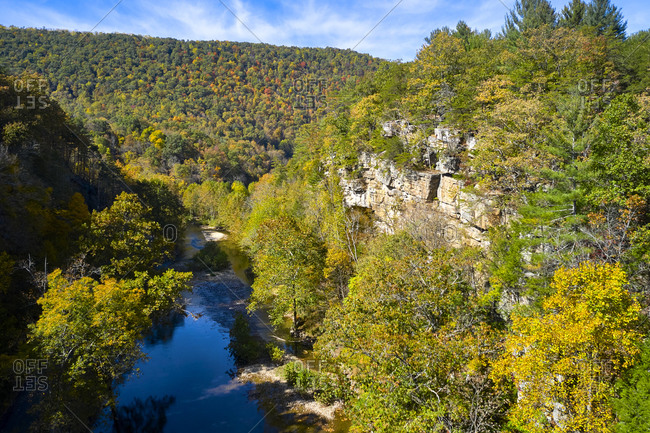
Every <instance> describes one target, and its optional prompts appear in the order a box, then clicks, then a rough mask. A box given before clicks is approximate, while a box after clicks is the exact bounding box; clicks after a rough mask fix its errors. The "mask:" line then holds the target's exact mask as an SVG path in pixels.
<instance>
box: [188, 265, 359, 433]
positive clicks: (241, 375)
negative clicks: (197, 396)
mask: <svg viewBox="0 0 650 433" xmlns="http://www.w3.org/2000/svg"><path fill="white" fill-rule="evenodd" d="M192 285H193V286H194V292H193V294H192V302H193V303H195V304H196V303H200V304H201V305H202V309H203V310H204V311H206V313H205V314H207V315H209V316H210V317H211V318H212V319H213V320H215V321H217V322H219V323H222V324H231V323H232V320H233V319H232V318H233V317H234V316H235V315H236V314H237V313H238V312H241V313H243V314H246V315H247V318H248V322H249V325H250V330H251V335H253V336H255V337H257V338H259V339H261V340H263V341H264V342H265V343H269V342H277V341H278V339H280V337H277V336H276V335H275V333H274V331H273V328H272V327H271V326H270V325H269V323H268V318H267V317H266V315H265V314H264V313H263V312H256V313H255V314H253V315H248V313H247V312H246V304H247V299H248V296H249V295H250V290H251V289H250V287H249V286H248V285H246V284H244V283H243V282H242V281H241V280H240V279H239V278H238V277H237V275H236V274H235V273H234V271H233V270H232V269H228V270H225V271H221V272H217V273H214V274H213V273H210V272H208V271H205V272H203V271H200V272H195V273H194V279H193V280H192ZM208 307H209V308H208ZM225 314H227V316H228V317H225ZM262 357H266V356H262ZM285 358H287V360H289V361H297V360H298V361H299V360H300V359H299V358H297V357H295V356H293V355H287V356H285ZM233 380H235V381H237V382H238V383H240V384H241V385H253V388H252V389H251V390H250V391H249V398H251V399H254V400H257V401H259V402H260V405H261V406H262V407H263V408H264V410H265V411H266V417H267V419H268V420H269V421H271V424H272V425H282V426H291V429H290V430H287V431H295V432H303V433H312V432H314V433H315V432H321V431H326V432H336V433H343V432H346V431H347V428H345V423H344V422H342V421H341V415H342V409H343V408H342V406H341V404H339V403H336V404H333V405H325V404H322V403H320V402H318V401H316V400H315V399H313V397H311V396H310V395H306V394H303V393H301V392H299V391H297V390H296V389H294V388H292V387H291V386H290V385H289V384H288V383H287V381H286V379H285V378H284V376H283V375H282V366H277V365H276V364H274V363H273V362H272V361H270V360H269V361H264V362H256V363H255V364H253V365H243V366H239V367H238V368H237V370H236V372H235V374H234V377H233Z"/></svg>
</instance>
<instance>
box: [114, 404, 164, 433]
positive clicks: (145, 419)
mask: <svg viewBox="0 0 650 433" xmlns="http://www.w3.org/2000/svg"><path fill="white" fill-rule="evenodd" d="M175 401H176V398H175V397H173V396H169V395H166V396H164V397H162V398H157V397H153V396H149V397H147V399H146V400H144V401H142V400H141V399H139V398H137V397H136V398H135V399H134V400H133V403H131V404H130V405H128V406H121V407H118V408H117V411H116V414H115V418H114V424H113V433H162V432H163V431H164V427H165V424H167V409H169V407H170V406H171V405H172V404H174V402H175Z"/></svg>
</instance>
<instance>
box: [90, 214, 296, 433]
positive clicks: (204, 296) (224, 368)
mask: <svg viewBox="0 0 650 433" xmlns="http://www.w3.org/2000/svg"><path fill="white" fill-rule="evenodd" d="M204 241H205V239H204V237H203V234H202V232H201V230H200V228H198V227H195V226H190V227H189V228H188V230H187V232H186V235H185V239H184V246H183V256H184V257H183V259H188V258H190V257H191V256H192V255H193V254H195V253H196V252H197V251H198V249H197V247H199V248H200V247H201V245H202V244H203V243H204ZM225 247H226V248H224V249H225V250H226V251H227V252H228V253H229V258H230V261H231V265H232V268H233V269H234V271H233V270H230V271H226V272H221V273H219V277H218V278H217V281H214V279H211V280H205V281H201V280H199V281H196V280H195V282H194V290H193V293H191V294H187V298H186V305H187V306H186V308H187V310H188V311H189V312H190V313H191V315H188V316H187V317H184V316H182V315H180V314H179V315H175V316H172V317H170V319H169V320H168V321H167V323H164V324H161V325H159V326H157V327H156V328H155V329H154V330H153V331H152V333H151V335H149V336H148V337H147V339H146V340H145V344H144V352H145V353H146V354H147V356H148V359H147V360H144V361H142V362H140V363H139V364H138V365H137V370H139V371H138V373H137V374H133V375H132V376H131V377H129V378H128V379H127V380H126V381H125V383H123V384H122V385H120V386H119V387H118V390H117V394H118V402H119V403H118V413H119V419H120V423H121V424H122V425H121V427H122V428H121V429H120V430H123V431H131V430H129V428H130V427H132V426H134V425H141V424H142V423H143V422H148V423H149V424H150V425H151V426H152V428H151V430H145V431H156V432H194V433H202V432H206V433H207V432H211V433H212V432H232V433H238V432H242V433H249V432H250V433H253V432H258V433H259V432H269V433H270V432H279V431H282V430H283V429H282V426H272V425H270V418H268V419H267V417H266V412H265V410H264V408H263V407H262V406H261V404H260V403H259V402H258V401H257V400H254V399H252V398H250V397H249V395H250V391H251V389H252V387H253V385H250V384H242V383H241V382H239V381H238V380H236V379H234V372H235V369H236V367H235V364H234V361H233V359H232V357H231V355H230V353H229V351H228V347H227V346H228V343H229V341H230V336H229V330H230V327H231V326H232V324H233V322H234V311H233V310H240V311H243V305H244V300H245V299H246V298H247V296H248V295H249V293H250V287H249V286H248V284H247V283H249V281H246V282H244V281H242V280H246V279H247V275H246V273H245V269H246V267H247V261H246V258H245V257H244V256H243V255H241V254H239V253H238V251H237V249H236V248H235V247H234V246H232V245H228V243H227V241H225ZM271 418H272V417H271ZM145 420H146V421H145ZM112 424H113V422H112V420H111V418H110V417H108V416H106V417H104V418H103V420H101V421H100V422H98V423H97V425H96V426H95V428H94V429H93V431H95V432H111V431H113V425H112ZM138 431H139V430H138Z"/></svg>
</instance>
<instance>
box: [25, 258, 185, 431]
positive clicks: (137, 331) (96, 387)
mask: <svg viewBox="0 0 650 433" xmlns="http://www.w3.org/2000/svg"><path fill="white" fill-rule="evenodd" d="M190 277H191V274H190V273H177V272H175V271H171V270H170V271H167V272H166V273H165V274H163V275H160V276H155V277H152V278H150V277H149V276H148V274H147V273H137V274H136V276H135V279H132V280H122V281H118V280H116V279H113V278H105V279H104V280H103V281H101V282H98V281H95V280H93V279H91V278H88V277H83V278H80V279H71V278H68V277H67V276H65V275H63V273H62V272H61V270H59V269H57V270H55V271H54V272H52V273H51V274H50V275H49V276H48V291H47V292H46V293H45V295H44V296H43V297H42V298H41V299H39V300H38V303H39V305H40V306H41V307H42V309H43V312H42V314H41V316H40V317H39V319H38V321H37V322H36V323H35V324H33V325H31V326H30V340H31V342H32V343H33V344H34V347H35V349H34V350H35V351H36V354H37V356H38V357H39V359H43V358H44V359H47V360H48V364H49V367H51V370H48V372H49V371H52V372H54V373H56V374H57V376H54V375H52V377H51V379H52V380H53V381H56V382H57V383H52V384H49V385H51V386H52V390H53V394H52V395H51V399H53V400H52V401H50V400H46V401H45V404H46V406H47V405H48V404H49V409H50V411H47V410H46V411H45V417H46V420H45V422H46V424H47V423H49V425H50V427H54V426H56V427H59V428H62V429H64V430H68V429H70V425H72V426H75V425H77V424H76V423H78V420H76V419H71V418H70V417H69V415H68V412H67V411H66V409H65V407H61V405H60V399H63V401H66V400H68V399H70V398H71V397H72V396H74V395H77V396H79V394H78V393H82V395H86V398H90V399H91V400H92V401H94V400H95V399H96V398H100V399H102V400H103V403H105V404H107V405H108V406H109V407H110V408H111V410H112V411H113V413H115V409H116V400H115V395H114V394H113V390H114V386H115V384H116V383H119V381H120V380H122V379H123V378H124V375H125V374H127V373H128V372H130V371H131V370H132V369H133V367H134V365H135V363H136V362H137V361H138V360H140V359H142V358H144V353H143V352H142V350H141V347H140V344H139V343H140V341H141V339H142V338H143V336H144V333H145V332H146V331H147V330H148V329H149V328H150V327H151V325H152V318H154V317H156V316H158V315H162V314H165V313H168V312H169V311H170V310H171V309H172V308H174V307H179V305H178V304H177V299H178V297H179V296H180V294H181V292H182V291H183V290H186V289H187V288H188V287H187V281H188V280H189V278H190ZM89 396H90V397H89ZM52 403H53V404H52Z"/></svg>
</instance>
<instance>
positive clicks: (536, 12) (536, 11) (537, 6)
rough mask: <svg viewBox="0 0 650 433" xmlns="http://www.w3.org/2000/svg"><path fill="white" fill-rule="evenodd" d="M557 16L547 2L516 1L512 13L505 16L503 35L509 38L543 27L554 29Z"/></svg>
mask: <svg viewBox="0 0 650 433" xmlns="http://www.w3.org/2000/svg"><path fill="white" fill-rule="evenodd" d="M556 24H557V15H556V13H555V9H553V6H551V4H550V3H549V2H548V1H547V0H517V2H516V3H515V6H514V8H513V10H512V11H510V13H509V14H508V15H506V24H505V26H504V28H503V33H504V34H505V35H507V36H509V37H511V36H515V35H518V34H521V33H524V32H525V31H526V30H530V29H536V28H539V27H542V26H544V25H547V26H550V27H555V25H556Z"/></svg>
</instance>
